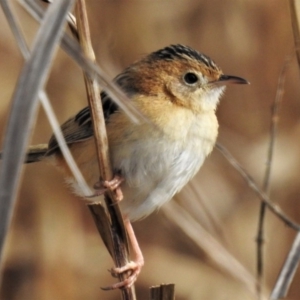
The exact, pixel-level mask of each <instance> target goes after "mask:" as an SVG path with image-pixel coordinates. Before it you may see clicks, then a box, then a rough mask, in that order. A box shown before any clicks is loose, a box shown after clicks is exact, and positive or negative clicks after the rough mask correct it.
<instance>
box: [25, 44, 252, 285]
mask: <svg viewBox="0 0 300 300" xmlns="http://www.w3.org/2000/svg"><path fill="white" fill-rule="evenodd" d="M115 82H116V83H117V84H118V85H119V86H120V88H121V89H122V90H123V91H124V92H125V93H126V94H127V96H128V97H129V98H130V99H131V101H132V103H133V105H135V106H136V107H137V108H138V109H139V110H140V111H141V112H142V114H143V115H144V116H145V117H146V118H147V119H148V120H150V121H151V122H142V123H140V124H135V123H133V122H131V121H130V119H129V118H128V117H127V115H126V114H125V113H124V112H123V111H121V110H120V109H119V108H118V106H117V105H116V104H115V103H114V102H113V101H112V100H111V99H110V98H109V97H108V95H107V94H106V93H105V91H103V92H102V93H101V97H102V104H103V110H104V114H105V121H106V126H107V135H108V140H109V150H110V155H111V160H112V161H111V163H112V166H113V169H114V172H115V175H116V177H115V180H114V186H118V185H120V186H121V189H122V192H123V195H124V199H123V200H122V201H121V202H120V207H121V210H122V213H123V216H124V219H125V224H126V227H127V230H128V233H129V237H130V239H131V243H132V245H133V250H134V255H135V258H134V261H132V262H130V263H129V264H128V265H126V266H124V267H122V268H117V269H114V271H113V272H114V273H120V272H124V271H127V270H131V271H132V272H131V276H130V277H129V278H128V279H127V280H125V281H124V282H120V283H117V284H115V285H113V286H112V288H123V287H128V286H130V285H132V284H133V283H134V281H135V280H136V278H137V275H138V274H139V272H140V270H141V267H142V266H143V264H144V259H143V256H142V253H141V251H140V249H139V247H138V244H137V241H136V239H135V236H134V233H133V230H132V228H131V224H130V221H129V220H131V221H134V220H138V219H141V218H144V217H146V216H147V215H149V214H150V213H152V212H153V211H154V210H155V209H157V208H159V207H160V206H161V205H163V204H164V203H166V202H167V201H169V200H170V199H171V198H172V197H173V196H174V195H175V194H176V193H177V192H179V191H180V190H181V189H182V187H183V186H184V185H185V184H187V183H188V182H189V181H190V180H191V179H192V178H193V177H194V175H195V174H196V173H197V172H198V171H199V169H200V167H201V165H202V164H203V162H204V160H205V158H206V157H207V156H208V154H209V153H210V152H211V151H212V149H213V147H214V145H215V142H216V138H217V134H218V121H217V118H216V114H215V111H216V108H217V105H218V103H219V99H220V97H221V95H222V93H223V92H224V90H225V85H227V84H229V83H237V84H247V83H248V82H247V81H246V80H245V79H243V78H240V77H235V76H228V75H224V74H223V72H222V71H221V69H220V68H219V67H218V66H217V65H216V64H215V63H214V62H213V61H212V60H211V59H210V58H209V57H208V56H206V55H204V54H201V53H199V52H197V51H195V50H193V49H191V48H189V47H187V46H183V45H171V46H169V47H166V48H164V49H161V50H158V51H156V52H153V53H151V54H150V55H148V56H146V57H144V58H142V59H141V60H140V61H137V62H135V63H134V64H132V65H131V66H129V67H128V68H126V69H125V70H124V71H123V72H122V73H121V74H120V75H118V76H117V77H116V78H115ZM61 129H62V132H63V135H64V137H65V140H66V142H67V144H68V145H69V147H70V150H71V153H72V155H73V156H74V159H75V161H76V163H77V164H78V166H79V169H80V170H81V172H82V174H83V176H84V178H85V180H86V182H87V183H88V184H89V185H90V187H91V188H94V187H95V183H96V182H97V181H98V178H99V172H98V164H97V156H96V149H95V143H94V140H93V127H92V121H91V115H90V110H89V108H88V107H86V108H84V109H83V110H81V111H80V112H79V113H78V114H77V115H76V116H74V117H72V118H71V119H69V120H68V121H67V122H66V123H64V124H63V125H62V126H61ZM40 160H47V161H49V162H51V163H53V164H55V165H56V166H57V167H58V168H60V169H61V170H63V171H64V173H65V175H66V178H67V181H68V182H69V183H70V184H71V186H72V188H73V190H74V192H75V193H76V194H77V195H79V196H81V197H85V195H83V194H82V192H81V191H80V189H79V187H78V185H77V183H76V181H75V180H74V178H73V176H72V174H71V172H70V171H69V168H68V166H67V164H66V162H65V161H64V158H63V156H62V155H61V152H60V149H59V146H58V143H57V141H56V139H55V137H52V138H51V139H50V142H49V144H48V146H47V147H44V148H43V149H39V151H36V150H33V151H31V152H29V153H28V157H27V162H33V161H40ZM106 186H109V183H106ZM102 190H104V189H103V187H102ZM100 191H101V188H100ZM98 194H99V193H98Z"/></svg>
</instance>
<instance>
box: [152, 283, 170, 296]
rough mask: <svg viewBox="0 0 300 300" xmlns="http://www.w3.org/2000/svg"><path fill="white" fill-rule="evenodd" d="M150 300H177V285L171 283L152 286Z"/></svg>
mask: <svg viewBox="0 0 300 300" xmlns="http://www.w3.org/2000/svg"><path fill="white" fill-rule="evenodd" d="M150 300H175V285H174V284H173V283H170V284H161V285H158V286H152V287H151V288H150Z"/></svg>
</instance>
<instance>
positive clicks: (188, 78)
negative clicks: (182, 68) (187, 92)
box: [183, 72, 199, 84]
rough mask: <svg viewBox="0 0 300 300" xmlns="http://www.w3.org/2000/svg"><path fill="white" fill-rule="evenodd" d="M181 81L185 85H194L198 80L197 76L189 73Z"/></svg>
mask: <svg viewBox="0 0 300 300" xmlns="http://www.w3.org/2000/svg"><path fill="white" fill-rule="evenodd" d="M183 79H184V81H185V82H186V83H187V84H194V83H196V82H197V81H198V80H199V78H198V76H197V75H196V74H195V73H191V72H188V73H186V74H185V75H184V77H183Z"/></svg>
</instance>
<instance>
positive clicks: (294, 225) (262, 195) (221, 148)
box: [216, 143, 300, 231]
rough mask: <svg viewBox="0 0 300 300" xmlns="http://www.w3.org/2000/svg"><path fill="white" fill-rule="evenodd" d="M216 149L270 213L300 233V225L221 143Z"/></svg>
mask: <svg viewBox="0 0 300 300" xmlns="http://www.w3.org/2000/svg"><path fill="white" fill-rule="evenodd" d="M216 148H217V149H218V150H219V151H220V153H221V154H222V155H223V156H224V157H225V158H226V160H227V161H228V162H229V163H230V164H231V165H232V167H233V168H234V169H236V170H237V172H238V173H239V174H240V175H241V176H242V177H243V179H244V180H245V181H246V183H247V184H248V186H249V187H250V188H251V189H252V190H253V191H254V192H255V194H256V195H257V196H258V198H259V199H260V200H261V201H262V202H264V203H265V204H266V206H267V207H268V208H269V209H270V211H271V212H272V213H273V214H274V215H275V216H277V217H278V218H279V219H280V220H281V221H283V222H284V223H285V224H286V225H287V226H289V227H291V228H292V229H294V230H296V231H300V225H299V224H297V223H296V222H294V221H292V220H291V218H289V217H288V216H287V215H286V214H285V213H284V212H283V211H282V210H281V208H280V207H279V206H278V205H276V204H274V203H273V202H272V201H271V200H270V198H269V197H268V196H267V195H266V194H265V193H264V192H263V191H262V190H261V189H260V188H259V187H258V185H257V184H256V183H255V181H254V180H253V178H252V177H251V176H250V175H249V174H248V173H247V172H246V171H245V169H244V168H243V167H242V166H241V165H240V164H239V163H238V161H237V160H236V159H235V158H234V157H233V156H232V154H231V153H230V152H229V151H228V150H227V149H226V148H225V147H224V146H223V145H221V144H220V143H217V144H216Z"/></svg>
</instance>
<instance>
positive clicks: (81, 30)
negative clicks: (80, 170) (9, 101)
mask: <svg viewBox="0 0 300 300" xmlns="http://www.w3.org/2000/svg"><path fill="white" fill-rule="evenodd" d="M75 12H76V16H77V21H76V23H77V29H78V36H79V42H80V44H81V46H82V50H83V53H84V54H85V55H86V56H87V57H88V58H89V59H90V60H92V61H95V54H94V51H93V48H92V44H91V38H90V31H89V25H88V19H87V13H86V6H85V1H84V0H78V1H77V3H76V9H75ZM84 75H85V84H86V89H87V95H88V100H89V105H90V112H91V116H92V120H93V127H94V137H95V143H96V149H97V158H98V164H99V171H100V178H99V180H100V181H102V180H111V179H112V178H113V172H112V168H111V165H110V157H109V149H108V140H107V134H106V126H105V121H104V120H105V119H104V114H103V108H102V102H101V98H100V89H99V85H98V83H97V81H96V80H95V79H94V78H91V77H90V76H89V75H88V74H87V73H85V74H84ZM105 201H106V206H107V210H108V212H109V215H110V220H111V230H110V231H109V232H110V233H111V234H112V243H113V251H110V253H113V259H114V261H115V264H116V266H117V267H122V266H124V265H126V263H128V262H129V254H128V241H127V236H126V231H125V227H124V223H123V219H122V215H121V211H120V208H119V205H118V201H117V192H108V193H106V194H105ZM91 206H95V205H93V204H92V205H91ZM90 211H91V213H92V214H93V217H94V220H95V221H96V225H97V226H98V225H99V226H98V228H99V230H101V227H102V226H101V225H102V222H100V223H98V222H97V218H96V216H95V213H96V212H97V210H95V208H92V209H90ZM99 217H101V216H99ZM102 217H103V215H102ZM119 279H120V280H121V281H123V280H124V279H126V274H120V275H119ZM121 291H122V296H123V299H126V300H127V299H134V298H135V295H134V287H131V288H128V289H122V290H121Z"/></svg>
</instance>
